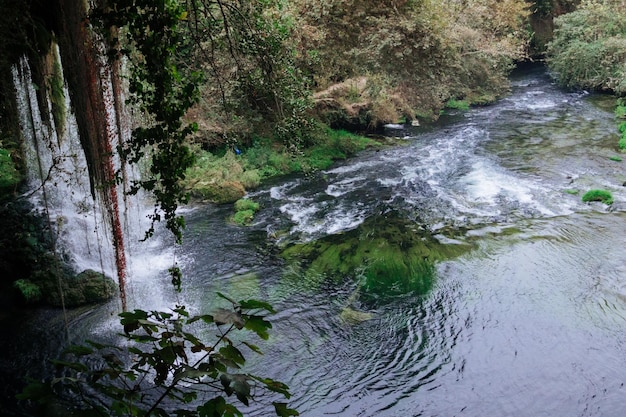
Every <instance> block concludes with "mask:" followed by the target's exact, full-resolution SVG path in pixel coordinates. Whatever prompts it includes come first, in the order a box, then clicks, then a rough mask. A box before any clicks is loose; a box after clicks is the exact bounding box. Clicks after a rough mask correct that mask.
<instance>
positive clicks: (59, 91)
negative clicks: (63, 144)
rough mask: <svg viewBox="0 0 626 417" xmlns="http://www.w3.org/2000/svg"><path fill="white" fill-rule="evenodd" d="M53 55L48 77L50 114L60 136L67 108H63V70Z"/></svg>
mask: <svg viewBox="0 0 626 417" xmlns="http://www.w3.org/2000/svg"><path fill="white" fill-rule="evenodd" d="M53 56H54V62H53V64H52V74H51V75H50V79H49V89H50V104H51V105H52V116H53V118H54V124H55V126H56V130H57V132H58V134H59V136H61V135H62V134H63V132H64V131H65V120H66V118H67V110H66V108H65V93H64V81H63V70H62V69H61V63H60V62H59V61H58V59H56V54H53Z"/></svg>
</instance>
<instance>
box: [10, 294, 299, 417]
mask: <svg viewBox="0 0 626 417" xmlns="http://www.w3.org/2000/svg"><path fill="white" fill-rule="evenodd" d="M218 295H219V296H220V297H221V298H223V299H225V300H227V301H228V302H229V303H231V304H232V308H230V309H218V310H217V311H215V312H214V313H213V314H205V315H197V316H191V315H190V314H189V312H188V311H187V310H186V309H185V307H182V306H177V307H176V308H174V309H173V310H172V312H159V311H150V312H148V311H143V310H135V311H133V312H125V313H121V314H120V317H121V320H120V323H121V324H122V326H123V328H124V334H123V337H124V339H126V343H127V345H128V346H127V347H126V348H120V347H118V346H116V345H105V344H100V343H96V342H88V343H87V344H85V345H80V346H72V347H70V348H69V349H67V350H66V352H65V355H66V356H65V358H64V359H63V360H56V361H54V364H55V367H56V368H57V369H58V370H59V376H58V377H57V378H54V379H53V380H51V381H46V382H43V383H33V384H31V385H30V386H29V387H27V388H26V389H25V390H24V392H23V393H22V394H21V395H20V396H19V398H20V399H23V400H24V399H30V400H35V401H38V402H40V403H42V404H45V403H49V402H50V401H51V398H53V397H56V398H57V399H58V400H59V401H61V402H66V403H67V404H71V406H72V408H76V407H79V409H80V410H81V415H90V416H138V415H141V416H160V417H163V416H170V415H171V416H174V415H175V416H188V417H191V416H197V417H218V416H224V417H232V416H242V413H241V412H240V411H239V409H238V408H237V406H235V405H234V404H231V403H230V402H229V401H228V400H227V399H228V398H231V397H234V398H236V399H237V400H238V401H239V402H240V403H241V404H244V405H248V404H249V403H250V401H252V400H254V399H255V397H256V396H258V395H259V393H270V392H273V393H276V394H279V395H281V396H284V397H285V398H287V399H288V398H289V397H290V396H291V394H290V393H289V390H288V387H287V386H286V385H285V384H283V383H281V382H279V381H275V380H272V379H269V378H263V377H259V376H257V375H253V374H250V373H246V372H244V371H243V369H242V368H243V366H244V365H245V362H246V358H245V355H247V354H248V353H251V352H254V353H257V354H260V353H261V351H260V349H259V348H258V347H257V346H256V345H254V344H253V343H250V342H248V341H246V340H242V341H240V342H235V340H234V332H236V331H243V330H247V331H249V332H252V333H254V334H256V335H257V336H258V337H260V338H261V339H267V338H268V336H269V334H268V330H269V329H270V328H271V323H270V322H269V321H267V319H266V315H267V314H268V313H274V310H273V309H272V307H271V306H270V305H269V304H267V303H265V302H261V301H256V300H244V301H240V302H235V301H233V300H231V299H229V298H228V297H226V296H224V295H222V294H219V293H218ZM207 325H208V326H210V327H212V328H213V330H212V331H210V332H208V333H207V331H206V329H205V327H206V326H207ZM195 331H197V332H199V333H194V332H195ZM213 332H216V336H215V340H213V341H212V342H207V341H206V340H205V338H204V337H203V335H204V334H212V333H213ZM237 339H238V340H240V338H239V337H238V338H237ZM273 404H274V412H275V414H276V415H277V416H297V415H298V412H297V411H295V410H293V409H289V408H288V407H287V405H286V403H283V402H274V403H273Z"/></svg>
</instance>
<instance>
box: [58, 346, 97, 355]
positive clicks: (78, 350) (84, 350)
mask: <svg viewBox="0 0 626 417" xmlns="http://www.w3.org/2000/svg"><path fill="white" fill-rule="evenodd" d="M93 352H94V350H93V349H92V348H90V347H87V346H83V345H73V346H70V347H68V348H67V349H65V353H71V354H74V355H76V356H85V355H91V354H92V353H93Z"/></svg>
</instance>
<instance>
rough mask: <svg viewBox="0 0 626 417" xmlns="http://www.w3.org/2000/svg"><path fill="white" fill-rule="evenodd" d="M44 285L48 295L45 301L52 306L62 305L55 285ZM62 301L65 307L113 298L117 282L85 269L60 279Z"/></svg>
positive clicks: (96, 302)
mask: <svg viewBox="0 0 626 417" xmlns="http://www.w3.org/2000/svg"><path fill="white" fill-rule="evenodd" d="M55 284H56V283H54V285H50V284H48V285H46V287H47V290H48V296H47V298H46V301H47V302H48V303H49V304H50V305H53V306H57V307H60V306H61V305H62V302H61V296H60V294H59V291H58V289H57V286H56V285H55ZM61 286H62V289H63V303H64V304H65V306H66V307H78V306H81V305H89V304H98V303H102V302H105V301H108V300H110V299H111V298H113V297H114V296H115V295H116V294H117V291H118V287H117V283H116V282H115V281H114V280H113V279H112V278H110V277H107V276H106V275H104V274H102V273H100V272H97V271H94V270H92V269H87V270H85V271H83V272H81V273H80V274H78V275H76V276H75V277H72V278H70V279H64V280H62V281H61Z"/></svg>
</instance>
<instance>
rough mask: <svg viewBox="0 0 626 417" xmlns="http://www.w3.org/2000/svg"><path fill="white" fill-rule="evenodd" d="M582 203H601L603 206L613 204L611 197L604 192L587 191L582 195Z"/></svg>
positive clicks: (608, 193) (607, 192)
mask: <svg viewBox="0 0 626 417" xmlns="http://www.w3.org/2000/svg"><path fill="white" fill-rule="evenodd" d="M583 201H584V202H590V201H601V202H603V203H604V204H607V205H611V204H613V195H612V194H611V193H610V192H609V191H606V190H589V191H587V192H586V193H585V194H584V195H583Z"/></svg>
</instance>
